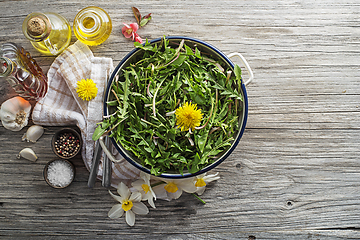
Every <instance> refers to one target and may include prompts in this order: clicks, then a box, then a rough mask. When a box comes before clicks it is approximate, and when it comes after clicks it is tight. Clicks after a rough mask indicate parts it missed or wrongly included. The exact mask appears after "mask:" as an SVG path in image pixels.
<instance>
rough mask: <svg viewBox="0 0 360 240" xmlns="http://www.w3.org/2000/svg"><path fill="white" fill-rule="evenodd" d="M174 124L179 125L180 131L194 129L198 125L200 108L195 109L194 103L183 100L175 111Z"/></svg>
mask: <svg viewBox="0 0 360 240" xmlns="http://www.w3.org/2000/svg"><path fill="white" fill-rule="evenodd" d="M175 115H176V124H177V125H178V126H179V127H180V129H181V131H188V130H189V129H191V130H194V129H195V127H198V126H200V122H201V119H202V116H203V114H202V113H201V109H197V105H196V104H191V103H188V102H185V104H184V105H183V106H182V107H179V108H178V109H176V111H175Z"/></svg>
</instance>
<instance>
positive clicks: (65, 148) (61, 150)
mask: <svg viewBox="0 0 360 240" xmlns="http://www.w3.org/2000/svg"><path fill="white" fill-rule="evenodd" d="M54 147H55V151H56V153H57V154H58V155H60V156H62V157H64V158H70V157H73V156H75V155H76V154H77V153H78V152H79V149H80V140H79V138H78V137H77V136H75V135H74V134H73V133H69V132H64V133H60V134H59V136H58V137H57V139H56V140H55V142H54Z"/></svg>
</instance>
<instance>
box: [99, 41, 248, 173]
mask: <svg viewBox="0 0 360 240" xmlns="http://www.w3.org/2000/svg"><path fill="white" fill-rule="evenodd" d="M165 38H166V39H169V40H171V39H173V40H174V39H176V40H182V39H184V40H189V41H193V42H196V43H199V44H201V45H204V46H206V47H208V48H210V49H212V50H213V51H215V52H216V53H217V54H218V55H220V56H221V57H222V58H223V59H224V60H225V61H226V62H227V63H228V64H229V65H230V66H231V67H232V69H234V67H235V65H234V63H233V62H232V61H231V60H230V59H229V58H228V57H227V56H226V55H225V54H224V53H223V52H221V51H220V50H219V49H217V48H216V47H214V46H212V45H211V44H209V43H207V42H204V41H202V40H199V39H196V38H192V37H184V36H167V37H165ZM162 39H163V38H156V39H154V40H151V41H150V43H151V44H153V43H157V42H159V41H161V40H162ZM143 45H145V43H144V44H143ZM140 50H141V49H139V48H134V49H133V50H132V51H130V52H129V53H128V54H127V55H126V56H125V57H124V58H123V59H122V60H121V61H120V63H119V64H118V65H117V66H116V67H115V69H114V71H113V72H112V74H111V76H110V78H109V81H108V84H107V87H106V91H105V95H104V116H107V115H108V111H107V110H108V109H107V104H106V98H107V96H108V95H109V91H110V88H111V85H112V82H113V80H114V78H115V77H116V75H117V74H118V72H119V68H120V67H121V66H122V65H123V64H124V63H125V62H126V61H127V60H128V59H129V58H130V57H132V56H133V55H134V54H135V53H136V52H137V51H140ZM241 89H242V91H243V97H244V102H243V103H244V108H243V111H244V117H243V120H242V127H241V130H240V133H239V135H238V136H237V138H236V139H235V141H234V142H233V143H232V145H231V147H230V149H229V150H227V151H226V153H225V155H223V156H222V157H221V159H219V160H217V161H215V162H214V163H212V164H210V165H208V166H206V167H205V168H203V169H201V170H200V171H198V172H196V173H184V174H183V175H181V174H173V173H162V174H160V175H158V176H157V177H160V178H168V179H185V178H189V177H195V176H198V175H200V174H203V173H206V172H208V171H210V170H212V169H213V168H215V167H217V166H218V165H219V164H220V163H222V162H223V161H224V160H225V159H226V158H228V157H229V155H230V154H231V153H232V152H233V151H234V150H235V148H236V147H237V145H238V144H239V141H240V139H241V137H242V135H243V134H244V131H245V127H246V122H247V116H248V98H247V93H246V88H245V84H244V82H243V81H242V84H241ZM110 139H111V142H112V143H113V145H114V146H115V148H116V150H117V151H118V152H119V153H120V154H121V155H122V156H123V157H124V158H125V159H126V161H128V162H129V163H130V164H131V165H133V166H134V167H136V168H137V169H139V170H141V171H143V172H145V173H148V174H151V173H150V170H149V169H147V168H145V167H143V166H142V165H141V164H139V163H137V162H136V161H134V160H132V159H131V158H129V157H128V156H127V154H125V153H124V151H123V150H122V149H121V148H120V147H119V146H118V143H117V142H116V141H115V139H114V138H113V137H110Z"/></svg>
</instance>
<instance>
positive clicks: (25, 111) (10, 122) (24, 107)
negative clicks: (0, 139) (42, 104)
mask: <svg viewBox="0 0 360 240" xmlns="http://www.w3.org/2000/svg"><path fill="white" fill-rule="evenodd" d="M30 111H31V104H30V103H29V102H28V101H26V100H25V99H23V98H22V97H13V98H10V99H9V100H6V101H5V102H3V104H2V105H1V108H0V118H1V123H2V125H3V126H4V128H6V129H9V130H11V131H20V130H21V129H22V128H23V127H25V126H26V125H27V124H28V118H29V114H30Z"/></svg>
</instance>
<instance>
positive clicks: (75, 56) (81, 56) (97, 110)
mask: <svg viewBox="0 0 360 240" xmlns="http://www.w3.org/2000/svg"><path fill="white" fill-rule="evenodd" d="M112 70H113V61H112V59H111V58H105V57H94V55H93V53H92V52H91V50H90V49H89V47H88V46H87V45H85V44H83V43H82V42H80V41H77V42H75V43H74V44H73V45H71V46H70V47H68V48H67V49H66V50H65V51H64V52H63V53H61V54H60V55H59V56H58V57H57V58H56V59H55V60H54V62H53V63H52V65H51V66H50V69H49V71H48V73H47V77H48V81H49V82H48V85H49V89H48V92H47V94H46V95H45V96H44V97H43V98H42V99H40V100H39V101H38V102H37V103H36V105H35V107H34V110H33V113H32V119H33V122H34V123H35V124H38V125H42V126H45V125H47V126H69V125H76V126H78V127H79V129H80V130H81V136H82V139H83V142H84V144H83V147H82V158H83V160H84V163H85V166H86V168H87V169H88V170H89V169H90V168H91V162H92V157H93V153H94V146H95V143H94V141H93V140H92V134H93V133H94V130H95V128H96V123H98V122H101V120H102V116H103V115H102V113H103V93H104V90H105V87H106V82H107V79H108V78H109V76H110V74H111V71H112ZM87 78H90V79H92V80H93V81H94V82H95V83H96V86H97V88H98V93H97V96H96V97H95V98H94V99H92V100H90V101H84V100H82V99H81V98H79V97H78V94H77V93H76V86H77V81H80V80H81V79H87ZM111 148H112V152H113V154H114V155H115V157H116V158H117V159H121V158H122V156H121V155H120V154H119V153H118V152H117V151H116V149H115V148H114V147H111ZM101 161H102V159H101ZM112 169H113V173H112V181H111V183H112V184H111V185H112V186H114V187H116V186H117V185H118V183H119V182H120V181H126V180H132V179H137V178H138V177H139V171H138V170H137V169H136V168H135V167H133V166H132V165H131V164H129V163H128V162H127V161H126V160H125V159H123V160H122V161H120V162H119V163H112ZM98 178H99V179H101V178H102V164H100V167H99V171H98Z"/></svg>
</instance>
